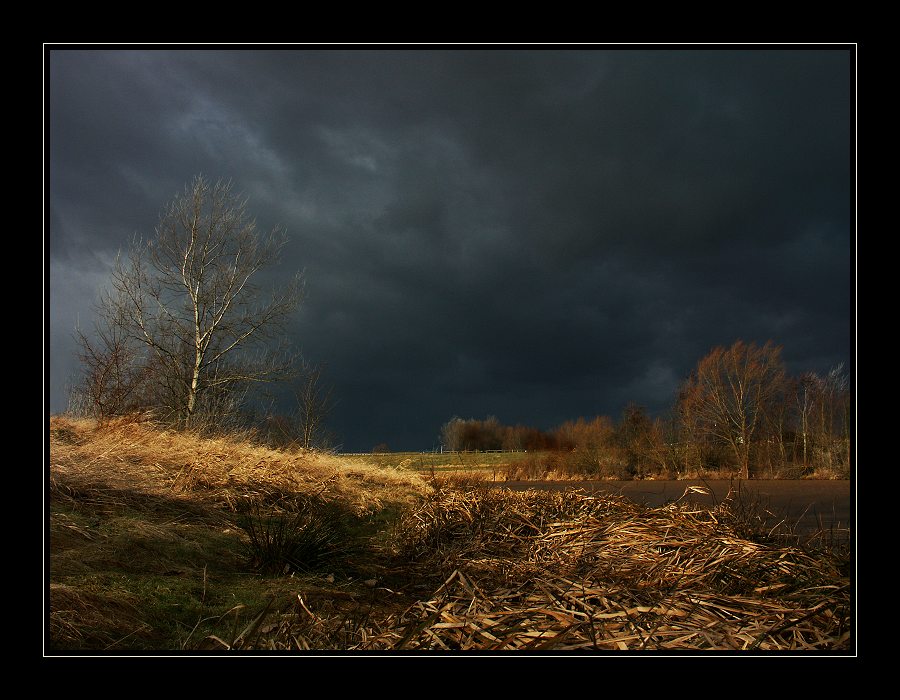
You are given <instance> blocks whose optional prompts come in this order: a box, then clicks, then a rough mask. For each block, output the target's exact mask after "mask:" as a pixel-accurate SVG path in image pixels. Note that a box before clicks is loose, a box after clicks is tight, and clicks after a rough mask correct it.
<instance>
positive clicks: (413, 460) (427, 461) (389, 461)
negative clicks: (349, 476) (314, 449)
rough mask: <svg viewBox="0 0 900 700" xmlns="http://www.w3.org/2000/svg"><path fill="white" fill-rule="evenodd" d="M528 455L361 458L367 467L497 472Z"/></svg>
mask: <svg viewBox="0 0 900 700" xmlns="http://www.w3.org/2000/svg"><path fill="white" fill-rule="evenodd" d="M526 454H528V453H526V452H444V453H443V454H441V453H440V452H385V453H378V454H357V455H354V458H355V459H361V460H363V461H364V462H366V463H367V464H372V465H375V466H379V467H395V468H398V469H410V470H412V471H416V472H426V473H430V472H432V471H434V472H448V471H491V472H492V471H494V470H499V469H500V468H502V467H505V466H507V465H509V464H512V463H513V462H516V461H518V460H520V459H522V458H523V457H524V456H525V455H526Z"/></svg>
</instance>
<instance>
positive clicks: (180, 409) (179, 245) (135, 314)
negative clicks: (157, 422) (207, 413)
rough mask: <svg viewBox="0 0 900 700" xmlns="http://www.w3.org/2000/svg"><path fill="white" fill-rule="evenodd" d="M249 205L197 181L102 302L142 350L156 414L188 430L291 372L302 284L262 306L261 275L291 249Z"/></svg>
mask: <svg viewBox="0 0 900 700" xmlns="http://www.w3.org/2000/svg"><path fill="white" fill-rule="evenodd" d="M246 205H247V203H246V200H245V199H243V198H241V197H239V196H237V195H235V194H233V193H232V186H231V184H230V183H228V182H221V181H220V182H217V183H215V184H211V183H209V182H207V181H206V180H205V179H204V178H202V177H196V178H194V180H193V181H192V182H191V183H190V184H189V185H188V186H186V187H185V189H184V191H183V192H182V193H181V194H180V195H178V196H176V197H175V198H174V199H173V200H172V202H171V203H170V204H169V205H168V206H167V207H166V208H165V209H164V210H163V212H162V214H161V216H160V221H159V225H158V226H157V227H156V231H155V236H154V237H153V238H152V239H151V240H149V241H147V242H146V243H145V242H143V241H141V240H140V239H136V240H135V241H134V243H133V245H132V246H131V249H130V251H129V253H128V254H127V256H126V257H125V258H123V257H122V256H121V255H120V256H119V258H118V260H117V262H116V266H115V268H114V270H113V273H112V280H111V289H110V290H109V291H107V293H106V294H105V295H104V296H103V297H102V300H101V309H100V310H101V313H100V316H101V325H102V326H105V327H107V328H110V327H114V328H116V329H118V331H119V332H121V333H123V334H124V338H123V339H122V340H123V342H127V343H129V344H130V345H129V347H138V348H140V350H141V357H140V359H139V360H136V361H139V362H140V364H141V365H142V366H143V368H145V369H144V374H149V375H150V376H151V377H152V383H153V385H154V395H153V400H152V403H155V404H157V405H156V406H154V407H156V408H161V409H163V410H165V411H166V412H167V413H168V414H169V415H170V416H172V417H177V418H179V419H180V420H181V421H183V422H184V423H185V424H186V425H190V424H191V422H192V420H193V419H194V417H195V416H196V415H197V413H198V411H199V410H201V408H202V407H203V406H204V405H205V406H207V407H212V406H218V407H219V408H218V409H217V410H221V407H222V406H224V405H227V403H228V401H227V399H228V396H229V395H230V393H231V392H233V391H235V390H237V389H240V388H243V387H246V385H247V384H252V383H255V382H264V381H270V380H272V379H276V378H280V377H282V376H284V375H285V373H286V372H287V370H288V369H289V368H290V366H291V364H292V358H291V357H289V356H288V355H287V354H286V353H285V350H284V348H283V347H278V346H277V343H278V341H279V340H280V339H281V338H282V337H283V330H284V322H285V321H286V319H287V318H288V317H289V315H290V314H291V313H292V312H293V311H294V310H295V309H296V308H297V307H298V305H299V304H300V302H301V300H302V296H303V279H302V275H301V274H299V273H298V274H297V275H295V276H294V277H293V278H292V280H291V281H290V283H289V284H288V285H287V286H286V287H284V288H283V289H280V290H278V291H276V292H274V293H273V294H272V295H271V296H270V297H268V298H264V297H263V294H262V292H261V290H260V288H259V286H258V285H257V283H256V282H257V277H258V273H259V272H260V271H261V270H263V269H264V268H266V267H268V266H270V265H273V264H275V263H276V262H277V261H278V259H279V256H280V253H281V251H282V249H283V247H284V245H285V243H286V241H287V239H286V237H285V235H284V233H283V231H281V230H280V229H275V230H273V231H272V232H271V233H269V234H268V235H260V234H259V233H258V232H257V228H256V223H255V221H254V220H253V219H251V218H250V217H249V215H248V213H247V206H246ZM94 342H95V345H96V343H97V341H94ZM99 343H100V344H99V346H97V347H94V346H92V345H91V341H90V339H87V338H84V339H82V342H81V344H82V347H83V348H84V349H85V350H86V351H87V350H90V349H91V348H92V347H94V349H95V350H97V351H99V352H102V350H103V347H104V345H108V343H105V342H104V341H103V340H102V339H101V340H100V341H99ZM273 344H275V345H273ZM88 354H90V353H88ZM211 410H212V409H211Z"/></svg>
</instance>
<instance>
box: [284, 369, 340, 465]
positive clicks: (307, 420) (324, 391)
mask: <svg viewBox="0 0 900 700" xmlns="http://www.w3.org/2000/svg"><path fill="white" fill-rule="evenodd" d="M294 396H295V397H296V400H297V428H298V430H299V432H300V446H301V447H305V448H306V449H311V448H313V447H323V446H324V442H325V441H326V440H325V419H326V418H327V417H328V414H329V413H330V412H331V409H332V408H333V407H334V402H333V399H332V389H331V387H327V386H325V385H324V384H323V382H322V366H321V365H307V366H306V367H304V370H303V374H302V377H301V381H300V385H299V387H298V388H297V389H296V390H295V392H294Z"/></svg>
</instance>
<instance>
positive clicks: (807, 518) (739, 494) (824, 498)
mask: <svg viewBox="0 0 900 700" xmlns="http://www.w3.org/2000/svg"><path fill="white" fill-rule="evenodd" d="M498 486H501V487H504V488H510V489H514V490H518V491H522V490H526V489H529V488H538V489H552V490H563V489H577V490H582V491H584V492H586V493H594V492H609V493H618V494H621V495H623V496H625V497H626V498H628V499H630V500H632V501H634V502H636V503H642V504H644V505H647V506H649V507H659V506H662V505H665V504H666V503H671V502H674V501H679V502H681V503H694V504H697V505H700V506H704V507H708V508H712V507H715V506H716V505H717V504H719V503H721V502H722V501H723V500H725V498H726V497H728V494H729V493H731V494H732V496H731V497H732V499H733V501H734V502H735V503H737V504H738V505H739V506H749V507H753V508H755V509H756V512H758V513H760V514H761V515H762V516H763V517H764V518H765V522H766V524H767V525H768V526H771V527H776V526H777V527H780V528H781V531H789V532H793V533H795V534H797V535H801V536H806V537H809V536H811V535H814V534H816V533H827V534H830V535H832V536H835V537H841V538H850V537H851V535H852V533H853V532H854V530H855V517H856V516H855V510H856V509H855V502H854V494H853V491H852V489H851V486H850V482H849V481H847V480H813V479H802V480H801V479H798V480H791V479H777V480H764V479H754V480H751V481H729V480H713V481H701V480H684V481H506V482H502V483H500V482H498ZM690 487H698V488H703V489H706V490H708V491H709V493H707V494H704V493H700V492H696V491H690Z"/></svg>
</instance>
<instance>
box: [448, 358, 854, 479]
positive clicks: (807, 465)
mask: <svg viewBox="0 0 900 700" xmlns="http://www.w3.org/2000/svg"><path fill="white" fill-rule="evenodd" d="M851 398H852V397H851V392H850V383H849V379H848V377H847V375H846V374H845V373H844V370H843V367H842V366H838V367H835V368H833V369H832V370H831V371H830V372H829V373H828V374H827V375H825V376H819V375H817V374H815V373H811V372H810V373H806V374H803V375H800V376H797V377H792V376H789V375H787V373H786V372H785V369H784V364H783V362H782V360H781V348H780V347H777V346H775V345H773V344H772V343H766V344H765V345H764V346H762V347H759V346H757V345H755V344H752V343H751V344H747V343H744V342H742V341H738V342H736V343H735V344H734V345H732V346H731V347H730V348H724V347H718V348H715V349H714V350H712V351H711V352H710V353H709V354H708V355H707V356H706V357H704V358H703V359H702V360H700V362H699V363H698V364H697V367H696V369H695V370H694V371H693V372H692V373H691V375H690V376H689V377H688V378H687V379H686V380H685V381H684V382H683V383H682V385H681V386H680V387H679V389H678V391H677V393H676V396H675V397H674V400H673V405H672V408H671V410H670V411H669V412H667V414H666V415H664V416H661V417H656V418H652V417H651V416H649V415H648V414H647V412H646V410H645V409H644V408H643V407H642V406H638V405H636V404H629V405H628V406H627V407H626V408H625V410H624V411H623V412H622V415H621V416H619V417H618V418H617V419H615V420H614V419H613V418H610V417H608V416H597V417H594V418H589V419H586V418H579V419H577V420H573V421H567V422H566V423H563V424H562V425H560V426H558V427H556V428H554V429H552V430H540V429H538V428H535V427H530V426H524V425H503V424H502V423H501V422H500V421H499V420H498V419H497V418H496V417H494V416H489V417H487V418H485V419H484V420H479V419H474V418H469V419H462V418H459V417H454V418H452V419H451V420H449V421H448V422H447V423H445V424H444V425H443V427H442V428H441V435H440V437H441V442H442V445H443V447H444V449H447V450H455V451H456V450H458V451H466V450H469V451H478V450H527V451H528V452H532V453H538V454H533V455H531V456H530V457H528V458H527V459H526V460H524V461H523V463H522V464H521V465H519V466H520V468H521V469H524V470H526V471H528V472H529V473H528V474H527V476H536V475H538V474H536V473H535V472H542V471H543V472H557V473H567V474H577V475H583V476H596V477H598V478H602V477H607V478H626V479H627V478H646V477H668V478H678V477H683V476H697V475H704V474H714V475H725V474H728V475H732V476H737V477H742V478H750V477H751V476H753V477H758V478H765V477H803V476H810V475H818V476H822V477H846V476H849V473H850V461H851V460H850V453H851V446H850V439H851V433H852V413H853V410H852V409H853V406H852V400H851ZM524 475H525V474H523V476H524Z"/></svg>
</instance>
